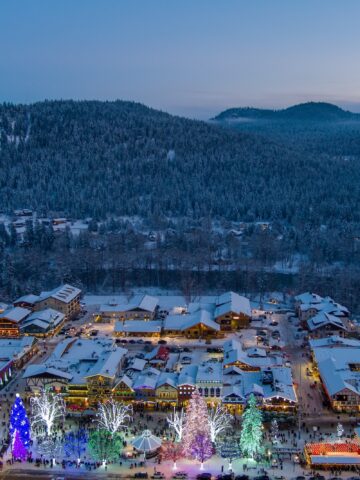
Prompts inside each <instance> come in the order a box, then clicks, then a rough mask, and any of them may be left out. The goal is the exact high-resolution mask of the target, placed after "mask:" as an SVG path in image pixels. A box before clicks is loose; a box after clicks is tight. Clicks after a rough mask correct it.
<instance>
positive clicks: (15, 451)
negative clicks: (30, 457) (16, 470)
mask: <svg viewBox="0 0 360 480" xmlns="http://www.w3.org/2000/svg"><path fill="white" fill-rule="evenodd" d="M11 452H12V456H13V458H14V459H15V460H25V459H26V457H27V454H28V452H27V450H26V448H25V447H24V445H23V443H22V441H21V437H20V433H19V430H15V433H14V441H13V444H12V450H11Z"/></svg>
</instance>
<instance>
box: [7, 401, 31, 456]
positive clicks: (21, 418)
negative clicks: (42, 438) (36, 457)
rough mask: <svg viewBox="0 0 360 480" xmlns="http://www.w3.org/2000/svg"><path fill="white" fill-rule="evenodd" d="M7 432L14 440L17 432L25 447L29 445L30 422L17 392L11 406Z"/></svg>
mask: <svg viewBox="0 0 360 480" xmlns="http://www.w3.org/2000/svg"><path fill="white" fill-rule="evenodd" d="M9 432H10V435H11V438H12V439H13V440H14V438H15V434H16V432H18V436H19V439H18V441H19V440H21V443H22V445H23V446H24V447H25V448H29V447H30V422H29V419H28V416H27V414H26V410H25V406H24V403H23V401H22V400H21V398H20V395H19V394H18V393H17V394H16V398H15V402H14V403H13V406H12V407H11V412H10V425H9Z"/></svg>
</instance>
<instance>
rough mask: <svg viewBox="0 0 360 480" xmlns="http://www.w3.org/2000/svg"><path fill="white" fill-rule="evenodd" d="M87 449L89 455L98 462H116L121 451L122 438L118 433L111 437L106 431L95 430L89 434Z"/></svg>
mask: <svg viewBox="0 0 360 480" xmlns="http://www.w3.org/2000/svg"><path fill="white" fill-rule="evenodd" d="M89 449H90V453H91V455H92V456H93V457H94V458H95V460H98V461H100V462H110V461H114V460H117V459H118V458H119V455H120V453H121V450H122V438H121V435H120V434H119V433H115V434H114V435H111V433H110V432H108V431H107V430H103V429H100V430H95V431H93V432H92V433H91V434H90V438H89Z"/></svg>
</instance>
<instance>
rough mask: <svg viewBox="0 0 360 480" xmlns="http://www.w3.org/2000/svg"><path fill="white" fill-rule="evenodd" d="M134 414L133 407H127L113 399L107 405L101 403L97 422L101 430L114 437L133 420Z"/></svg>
mask: <svg viewBox="0 0 360 480" xmlns="http://www.w3.org/2000/svg"><path fill="white" fill-rule="evenodd" d="M132 413H133V412H132V406H131V405H125V404H124V403H122V402H117V401H116V400H114V399H112V398H111V399H110V400H109V401H107V402H105V403H99V407H98V412H97V414H96V417H97V418H96V422H97V424H98V425H99V427H100V428H101V429H104V430H106V431H107V432H109V433H110V434H111V435H112V436H113V435H115V433H116V432H119V431H120V430H122V427H124V425H125V424H126V423H127V422H129V421H130V420H131V419H132Z"/></svg>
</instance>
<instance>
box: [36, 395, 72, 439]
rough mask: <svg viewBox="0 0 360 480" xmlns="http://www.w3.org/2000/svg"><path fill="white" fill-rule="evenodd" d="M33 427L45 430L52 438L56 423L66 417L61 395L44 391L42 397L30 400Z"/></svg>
mask: <svg viewBox="0 0 360 480" xmlns="http://www.w3.org/2000/svg"><path fill="white" fill-rule="evenodd" d="M30 404H31V413H32V419H31V421H32V425H33V427H43V428H45V435H46V436H48V437H49V436H51V435H52V433H53V427H54V425H55V422H56V421H58V420H60V419H63V418H64V416H65V403H64V400H63V398H62V396H61V395H57V394H54V393H51V392H47V391H46V390H42V392H41V393H40V395H38V396H36V397H32V398H30Z"/></svg>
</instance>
